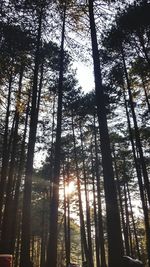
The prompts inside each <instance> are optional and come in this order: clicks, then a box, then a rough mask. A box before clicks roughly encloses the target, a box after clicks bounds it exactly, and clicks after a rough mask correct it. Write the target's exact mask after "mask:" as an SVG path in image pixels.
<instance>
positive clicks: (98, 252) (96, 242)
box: [91, 140, 101, 267]
mask: <svg viewBox="0 0 150 267" xmlns="http://www.w3.org/2000/svg"><path fill="white" fill-rule="evenodd" d="M92 143H93V140H91V144H92ZM92 148H93V147H92V146H91V163H92V184H93V206H94V226H95V247H96V266H97V267H100V266H101V265H100V245H99V243H100V240H99V228H98V215H97V202H96V186H95V168H94V159H93V151H92Z"/></svg>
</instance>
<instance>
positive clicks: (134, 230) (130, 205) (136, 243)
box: [126, 182, 141, 260]
mask: <svg viewBox="0 0 150 267" xmlns="http://www.w3.org/2000/svg"><path fill="white" fill-rule="evenodd" d="M126 188H127V189H126V190H127V194H128V201H129V207H130V214H131V218H132V224H133V232H134V236H135V245H136V251H137V255H135V257H136V256H138V259H140V260H141V255H140V249H139V242H138V236H137V230H136V225H135V220H134V216H133V209H132V203H131V196H130V191H129V185H128V182H127V183H126Z"/></svg>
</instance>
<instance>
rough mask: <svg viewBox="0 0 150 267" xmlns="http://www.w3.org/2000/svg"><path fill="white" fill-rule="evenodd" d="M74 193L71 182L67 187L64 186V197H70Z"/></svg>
mask: <svg viewBox="0 0 150 267" xmlns="http://www.w3.org/2000/svg"><path fill="white" fill-rule="evenodd" d="M74 191H75V183H74V182H73V181H71V182H70V183H69V185H66V186H65V192H66V195H70V194H72V193H73V192H74Z"/></svg>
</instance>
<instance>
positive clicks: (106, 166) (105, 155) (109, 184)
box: [89, 0, 123, 267]
mask: <svg viewBox="0 0 150 267" xmlns="http://www.w3.org/2000/svg"><path fill="white" fill-rule="evenodd" d="M89 19H90V30H91V41H92V53H93V63H94V76H95V92H96V104H97V114H98V121H99V131H100V137H101V152H102V167H103V174H104V189H105V198H106V216H107V232H108V265H109V267H116V266H120V263H121V260H122V254H123V244H122V236H121V226H120V217H119V210H118V203H117V193H116V188H115V184H114V173H113V167H112V158H111V150H110V140H109V134H108V126H107V118H106V107H105V97H104V89H103V85H102V78H101V68H100V59H99V50H98V44H97V35H96V27H95V20H94V10H93V0H89ZM114 240H115V243H114Z"/></svg>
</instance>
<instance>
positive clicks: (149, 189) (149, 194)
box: [122, 47, 150, 205]
mask: <svg viewBox="0 0 150 267" xmlns="http://www.w3.org/2000/svg"><path fill="white" fill-rule="evenodd" d="M122 61H123V66H124V73H125V77H126V82H127V89H128V94H129V101H130V107H131V112H132V117H133V122H134V129H135V140H136V147H137V150H138V152H139V155H140V165H141V169H142V172H143V178H144V183H145V190H146V192H147V197H148V201H149V205H150V185H149V179H148V174H147V169H146V163H145V159H144V155H143V149H142V144H141V140H140V133H139V128H138V124H137V119H136V114H135V110H134V104H133V97H132V93H131V87H130V81H129V77H128V72H127V67H126V62H125V56H124V51H123V47H122Z"/></svg>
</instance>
